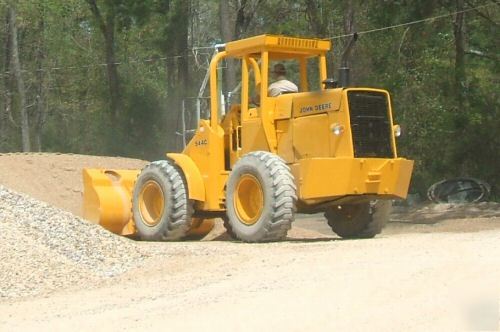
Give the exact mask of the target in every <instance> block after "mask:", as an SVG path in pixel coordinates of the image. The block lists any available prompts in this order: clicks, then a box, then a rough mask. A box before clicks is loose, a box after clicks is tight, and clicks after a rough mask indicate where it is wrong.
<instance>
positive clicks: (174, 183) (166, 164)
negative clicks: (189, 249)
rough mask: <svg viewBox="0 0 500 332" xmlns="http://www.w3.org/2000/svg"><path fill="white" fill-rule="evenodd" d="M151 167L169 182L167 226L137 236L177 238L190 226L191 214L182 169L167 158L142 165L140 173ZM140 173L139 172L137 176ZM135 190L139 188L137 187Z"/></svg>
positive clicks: (153, 238) (149, 238)
mask: <svg viewBox="0 0 500 332" xmlns="http://www.w3.org/2000/svg"><path fill="white" fill-rule="evenodd" d="M151 168H156V169H157V170H158V171H159V172H160V173H161V174H162V176H163V177H164V179H165V180H167V181H168V182H169V183H170V192H167V193H166V196H167V197H172V210H171V211H170V213H169V216H168V224H167V227H165V228H164V229H163V231H162V232H158V233H157V234H154V235H152V236H150V235H148V236H146V235H144V234H140V233H139V237H140V238H141V239H143V240H153V241H175V240H179V239H181V238H183V237H185V236H186V233H187V232H188V230H189V228H190V227H191V220H192V219H191V216H192V214H193V204H192V202H191V201H190V200H189V198H188V192H187V185H186V181H185V179H184V176H183V173H182V170H181V169H180V168H179V167H178V166H177V165H175V164H174V163H172V162H171V161H169V160H158V161H153V162H151V163H150V164H148V165H147V166H146V167H144V169H143V170H142V171H141V174H142V173H143V172H144V171H147V170H148V169H151ZM141 174H139V177H140V176H141ZM135 190H139V188H136V189H135ZM134 196H135V195H134ZM133 206H134V204H133Z"/></svg>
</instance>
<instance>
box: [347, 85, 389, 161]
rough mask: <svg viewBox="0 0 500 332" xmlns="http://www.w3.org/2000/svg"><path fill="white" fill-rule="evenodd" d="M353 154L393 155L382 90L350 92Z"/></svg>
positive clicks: (360, 155) (386, 106)
mask: <svg viewBox="0 0 500 332" xmlns="http://www.w3.org/2000/svg"><path fill="white" fill-rule="evenodd" d="M347 97H348V100H349V114H350V117H351V129H352V139H353V145H354V157H356V158H393V157H394V152H393V151H392V145H391V135H392V130H391V122H390V119H389V105H388V101H387V97H386V95H385V94H383V93H378V92H371V91H349V92H348V93H347Z"/></svg>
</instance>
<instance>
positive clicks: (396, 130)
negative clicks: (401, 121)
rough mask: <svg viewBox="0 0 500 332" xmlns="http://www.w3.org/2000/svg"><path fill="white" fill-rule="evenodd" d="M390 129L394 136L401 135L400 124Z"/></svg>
mask: <svg viewBox="0 0 500 332" xmlns="http://www.w3.org/2000/svg"><path fill="white" fill-rule="evenodd" d="M392 130H393V132H394V136H396V137H399V136H401V126H400V125H394V126H392Z"/></svg>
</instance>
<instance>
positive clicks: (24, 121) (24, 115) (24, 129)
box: [8, 7, 31, 152]
mask: <svg viewBox="0 0 500 332" xmlns="http://www.w3.org/2000/svg"><path fill="white" fill-rule="evenodd" d="M8 11H9V31H10V34H11V36H10V42H11V43H10V49H11V68H12V71H13V73H14V78H15V81H16V86H17V93H18V97H19V113H20V115H21V137H22V146H23V152H28V151H30V150H31V145H30V126H29V120H28V112H27V111H26V90H25V87H24V81H23V77H22V75H21V62H20V59H19V48H18V43H17V25H16V10H15V9H14V8H13V7H9V9H8Z"/></svg>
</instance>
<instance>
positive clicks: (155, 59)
mask: <svg viewBox="0 0 500 332" xmlns="http://www.w3.org/2000/svg"><path fill="white" fill-rule="evenodd" d="M210 48H211V49H213V48H214V47H213V46H206V47H205V46H204V47H193V48H190V49H188V50H187V51H192V52H193V54H182V55H172V56H166V57H149V58H145V59H133V60H126V61H117V62H112V63H91V64H86V65H81V66H55V67H49V68H42V69H34V70H27V69H23V70H21V73H36V72H52V71H62V70H77V69H90V68H97V67H106V66H120V65H129V64H133V63H154V62H160V61H167V60H175V59H180V58H190V57H195V58H196V57H198V56H199V55H208V56H210V54H208V53H198V52H196V51H197V50H204V49H210ZM10 74H12V73H11V72H10V71H5V72H3V73H0V76H2V75H10Z"/></svg>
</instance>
